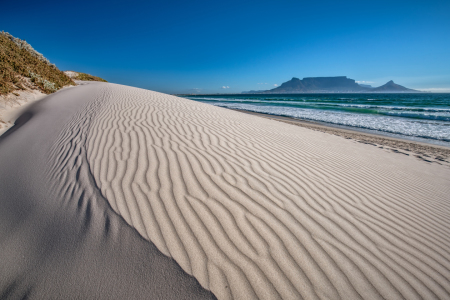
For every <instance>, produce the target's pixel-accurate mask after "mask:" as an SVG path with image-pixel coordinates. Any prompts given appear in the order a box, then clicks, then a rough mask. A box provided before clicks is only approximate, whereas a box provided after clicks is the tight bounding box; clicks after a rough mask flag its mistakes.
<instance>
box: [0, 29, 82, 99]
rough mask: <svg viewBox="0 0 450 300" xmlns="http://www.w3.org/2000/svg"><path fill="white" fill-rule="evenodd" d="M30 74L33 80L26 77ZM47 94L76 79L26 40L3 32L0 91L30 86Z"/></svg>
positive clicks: (1, 93) (0, 48)
mask: <svg viewBox="0 0 450 300" xmlns="http://www.w3.org/2000/svg"><path fill="white" fill-rule="evenodd" d="M26 78H30V80H25V79H26ZM29 81H31V83H32V84H31V86H32V88H34V89H39V90H41V91H42V92H44V93H46V94H50V93H53V92H55V91H57V90H59V89H60V88H62V87H63V86H66V85H75V83H74V82H73V80H72V79H71V78H70V77H68V76H67V75H66V74H64V73H63V72H62V71H60V70H59V69H58V68H57V67H56V66H55V65H54V64H51V63H50V62H49V61H48V59H46V58H45V57H44V56H43V55H42V54H40V53H39V52H37V51H36V50H34V49H33V47H31V45H30V44H28V43H27V42H26V41H23V40H20V39H18V38H15V37H13V36H12V35H10V34H9V33H7V32H4V31H2V32H0V95H5V94H8V93H10V92H13V91H15V90H25V89H27V88H30V85H29V84H28V85H27V82H29Z"/></svg>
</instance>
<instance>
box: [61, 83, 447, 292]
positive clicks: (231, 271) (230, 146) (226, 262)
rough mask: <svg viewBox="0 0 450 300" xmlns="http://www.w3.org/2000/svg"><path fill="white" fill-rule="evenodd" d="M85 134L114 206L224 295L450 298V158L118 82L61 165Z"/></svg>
mask: <svg viewBox="0 0 450 300" xmlns="http://www.w3.org/2000/svg"><path fill="white" fill-rule="evenodd" d="M81 137H82V138H81ZM78 139H80V141H82V145H83V146H84V147H85V149H86V160H87V163H88V164H89V169H90V172H91V173H92V176H93V180H94V181H95V184H96V185H97V186H98V188H99V189H100V191H101V194H102V195H103V196H104V197H105V198H106V199H107V201H108V202H109V204H110V205H111V207H112V209H113V210H114V211H115V212H116V213H117V214H119V215H120V216H121V217H123V218H124V220H125V221H126V222H127V223H128V224H129V225H131V226H132V227H133V228H135V229H136V230H137V231H138V232H139V233H140V235H141V236H142V237H144V238H145V239H147V240H149V241H151V242H153V243H154V244H155V245H156V247H157V248H158V249H159V250H160V251H161V252H162V253H164V254H166V255H168V256H170V257H173V258H174V259H175V260H176V261H177V263H178V264H179V265H180V266H181V267H182V268H183V269H184V270H185V271H186V272H188V273H189V274H192V275H193V276H194V277H195V278H196V279H197V280H198V281H199V282H200V284H201V285H202V286H203V287H204V288H206V289H210V290H211V291H212V292H213V293H214V294H215V295H216V296H217V297H218V298H219V299H233V298H234V299H281V298H282V299H300V298H304V299H422V298H423V299H436V298H439V299H448V298H449V297H450V226H449V223H448V220H449V219H450V170H449V169H448V168H447V167H443V166H439V165H437V164H427V163H425V162H421V161H417V160H415V159H413V158H411V157H408V156H404V157H403V156H402V157H399V155H395V154H392V153H388V152H386V151H384V150H382V149H378V148H375V147H371V146H368V145H363V144H359V143H356V142H354V141H350V140H345V139H343V138H340V137H336V136H332V135H328V134H325V133H321V132H316V131H311V130H308V129H305V128H300V127H296V126H292V125H289V124H285V123H281V122H276V121H273V120H267V119H263V118H258V117H255V116H250V115H246V114H242V113H239V112H235V111H230V110H226V109H222V108H218V107H213V106H209V105H206V104H202V103H197V102H193V101H190V100H186V99H181V98H177V97H173V96H169V95H164V94H160V93H156V92H151V91H146V90H140V89H136V88H131V87H125V86H119V85H113V84H103V85H102V91H101V92H99V93H98V94H97V96H96V100H95V101H92V102H91V103H89V105H87V106H86V107H85V109H84V111H83V112H80V114H79V116H78V117H77V118H75V119H73V120H72V121H71V125H69V126H68V127H67V128H66V129H65V130H64V131H63V134H62V135H61V136H60V138H59V144H58V145H59V146H57V147H56V148H54V150H53V151H54V152H53V153H54V154H53V156H52V157H53V161H57V163H56V166H55V168H56V169H57V168H58V167H59V168H60V167H61V166H64V164H65V162H66V161H74V160H76V159H77V155H78V152H76V151H72V152H71V153H69V152H68V151H69V149H72V148H71V147H69V146H68V141H72V142H73V141H77V140H78ZM56 158H57V159H59V161H58V160H55V159H56ZM78 163H81V162H78ZM56 169H54V170H56ZM53 174H58V172H56V171H53ZM63 179H64V178H63ZM64 180H65V182H66V183H65V186H71V184H72V183H71V181H70V180H68V179H64Z"/></svg>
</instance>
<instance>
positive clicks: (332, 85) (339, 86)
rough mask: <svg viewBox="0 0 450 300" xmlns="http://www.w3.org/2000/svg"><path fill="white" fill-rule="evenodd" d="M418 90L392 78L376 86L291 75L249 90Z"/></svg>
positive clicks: (337, 79)
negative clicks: (266, 87) (271, 85)
mask: <svg viewBox="0 0 450 300" xmlns="http://www.w3.org/2000/svg"><path fill="white" fill-rule="evenodd" d="M401 92H409V93H414V92H419V91H416V90H413V89H408V88H406V87H404V86H401V85H398V84H396V83H394V82H393V81H392V80H391V81H389V82H388V83H386V84H385V85H382V86H380V87H377V88H373V87H371V86H369V85H360V84H358V83H356V81H355V80H353V79H350V78H347V76H336V77H306V78H303V79H299V78H296V77H293V78H292V79H291V80H289V81H286V82H284V83H283V84H282V85H280V86H279V87H276V88H274V89H271V90H267V91H250V92H243V93H247V94H248V93H254V94H261V93H263V94H290V93H401Z"/></svg>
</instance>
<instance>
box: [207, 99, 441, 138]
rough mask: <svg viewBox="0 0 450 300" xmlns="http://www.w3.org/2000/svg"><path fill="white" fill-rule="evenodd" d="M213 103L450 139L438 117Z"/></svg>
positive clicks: (417, 135) (408, 134)
mask: <svg viewBox="0 0 450 300" xmlns="http://www.w3.org/2000/svg"><path fill="white" fill-rule="evenodd" d="M214 104H215V105H218V106H222V107H227V108H234V109H243V110H248V111H254V112H260V113H267V114H273V115H280V116H287V117H294V118H300V119H305V120H312V121H320V122H327V123H332V124H337V125H345V126H352V127H358V128H365V129H372V130H378V131H383V132H389V133H397V134H403V135H407V136H415V137H423V138H431V139H438V140H443V141H450V126H449V124H448V122H442V121H438V120H418V119H408V118H400V117H396V116H382V115H371V114H356V113H346V112H338V111H326V110H317V109H304V108H295V107H281V106H257V105H251V104H240V103H224V102H219V103H214Z"/></svg>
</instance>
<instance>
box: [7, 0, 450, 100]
mask: <svg viewBox="0 0 450 300" xmlns="http://www.w3.org/2000/svg"><path fill="white" fill-rule="evenodd" d="M0 30H4V31H8V32H9V33H11V34H12V35H14V36H16V37H18V38H21V39H25V40H26V41H27V42H29V43H30V44H31V45H32V46H33V47H34V48H35V49H36V50H37V51H39V52H41V53H42V54H44V56H45V57H47V58H48V59H49V60H50V61H51V62H53V63H55V64H56V65H57V66H58V67H59V68H60V69H61V70H74V71H80V72H85V73H90V74H92V75H96V76H100V77H103V78H105V79H106V80H108V81H110V82H114V83H120V84H126V85H131V86H136V87H141V88H146V89H151V90H155V91H160V92H166V93H190V92H200V93H217V92H226V93H234V92H241V91H246V90H259V89H270V88H273V87H274V86H275V85H276V84H277V85H280V84H281V83H283V82H285V81H287V80H289V79H291V78H292V77H299V78H303V77H316V76H340V75H345V76H348V77H349V78H352V79H355V80H357V81H365V82H368V84H371V85H373V86H379V85H382V84H384V83H386V82H387V81H388V80H391V79H392V80H394V81H395V82H396V83H398V84H401V85H404V86H406V87H409V88H418V89H426V90H434V91H448V92H450V1H448V0H446V1H433V0H429V1H395V0H391V1H282V0H278V1H264V0H259V1H245V0H241V1H214V0H212V1H211V0H208V1H195V0H191V1H172V0H167V1H132V0H130V1H116V0H108V1H95V0H92V1H86V0H77V1H64V0H58V1H45V0H44V1H35V0H34V1H27V0H25V1H11V0H0Z"/></svg>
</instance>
